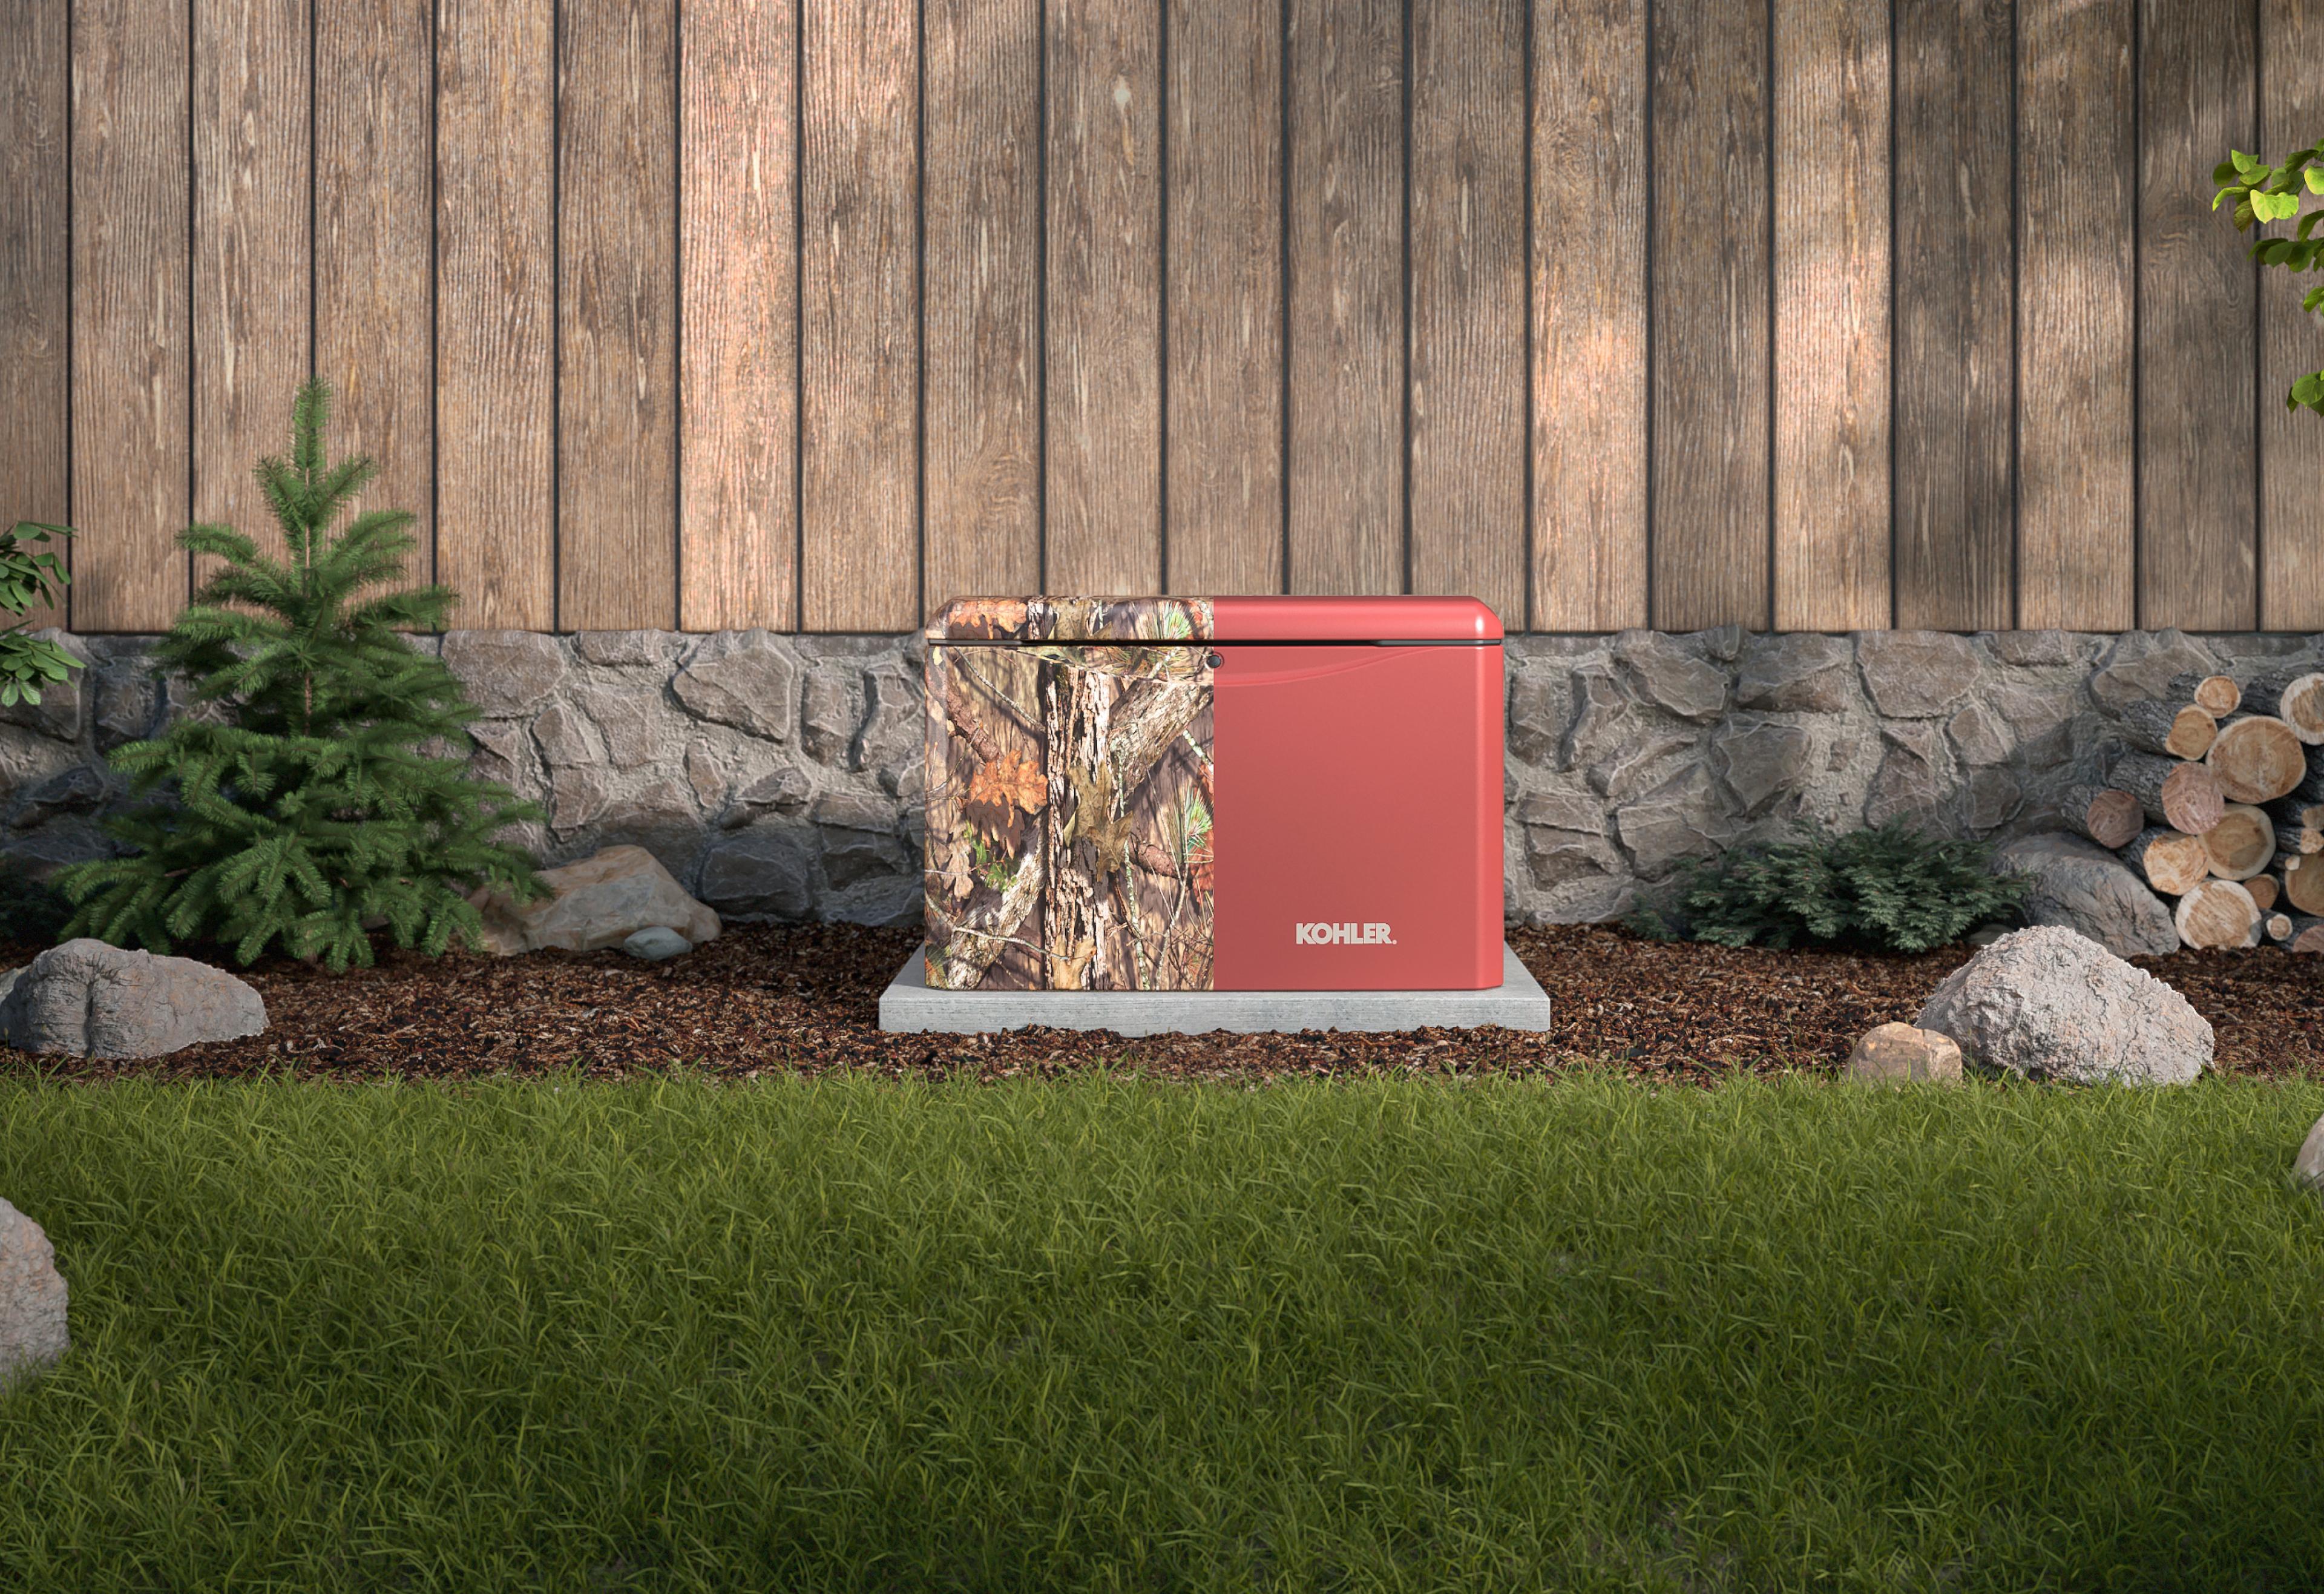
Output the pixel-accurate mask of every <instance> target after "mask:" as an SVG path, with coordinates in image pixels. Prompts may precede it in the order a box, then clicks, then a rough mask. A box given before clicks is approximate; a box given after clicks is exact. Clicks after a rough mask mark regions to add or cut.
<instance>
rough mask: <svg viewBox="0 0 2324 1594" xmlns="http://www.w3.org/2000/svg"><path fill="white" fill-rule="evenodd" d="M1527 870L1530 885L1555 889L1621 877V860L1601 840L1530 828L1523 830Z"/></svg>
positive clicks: (1585, 834) (1582, 833)
mask: <svg viewBox="0 0 2324 1594" xmlns="http://www.w3.org/2000/svg"><path fill="white" fill-rule="evenodd" d="M1525 848H1526V872H1527V873H1528V874H1529V875H1531V876H1532V877H1533V883H1534V884H1535V885H1539V886H1544V887H1546V888H1549V889H1553V890H1554V889H1555V888H1556V887H1558V886H1561V885H1572V884H1573V883H1574V882H1576V881H1592V880H1599V879H1603V878H1606V877H1608V876H1614V875H1618V874H1621V873H1623V869H1622V860H1621V857H1620V856H1619V855H1618V854H1617V853H1616V852H1615V850H1614V849H1613V848H1612V847H1610V846H1609V845H1608V844H1607V842H1606V840H1605V839H1604V838H1603V837H1600V836H1593V835H1591V834H1589V833H1588V832H1586V831H1582V830H1554V829H1548V828H1546V827H1545V826H1531V827H1528V828H1527V829H1526V839H1525Z"/></svg>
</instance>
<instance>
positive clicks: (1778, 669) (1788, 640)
mask: <svg viewBox="0 0 2324 1594" xmlns="http://www.w3.org/2000/svg"><path fill="white" fill-rule="evenodd" d="M1852 657H1853V653H1852V652H1851V650H1850V648H1849V642H1848V638H1846V637H1844V636H1819V635H1816V634H1815V633H1813V632H1808V631H1795V632H1789V633H1785V634H1783V635H1762V636H1755V637H1753V638H1752V639H1751V640H1750V642H1749V643H1748V644H1746V646H1745V649H1744V654H1743V672H1742V676H1741V678H1740V679H1739V680H1738V681H1737V682H1736V687H1735V701H1736V702H1737V704H1738V705H1739V706H1740V707H1742V708H1746V709H1776V710H1780V711H1796V712H1805V713H1812V714H1837V713H1839V712H1840V710H1841V709H1846V708H1847V707H1848V706H1849V699H1850V697H1851V696H1852V695H1853V693H1852V683H1851V682H1850V681H1849V662H1850V660H1851V659H1852Z"/></svg>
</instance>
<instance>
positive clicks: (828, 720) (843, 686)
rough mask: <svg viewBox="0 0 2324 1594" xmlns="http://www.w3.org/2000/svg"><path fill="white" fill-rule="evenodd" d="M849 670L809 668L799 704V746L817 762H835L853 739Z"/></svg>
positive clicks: (852, 692) (852, 682)
mask: <svg viewBox="0 0 2324 1594" xmlns="http://www.w3.org/2000/svg"><path fill="white" fill-rule="evenodd" d="M858 712H859V710H858V709H857V706H856V700H855V673H854V672H853V671H839V670H810V671H808V672H807V690H806V692H805V693H804V694H803V696H802V700H801V701H800V704H799V746H802V747H805V748H806V749H807V756H808V757H810V758H812V759H814V760H815V761H816V763H817V764H826V765H827V764H836V763H838V762H839V757H840V755H841V754H843V753H844V752H846V751H847V744H848V743H849V742H850V741H852V740H853V738H854V736H855V722H856V718H857V715H858Z"/></svg>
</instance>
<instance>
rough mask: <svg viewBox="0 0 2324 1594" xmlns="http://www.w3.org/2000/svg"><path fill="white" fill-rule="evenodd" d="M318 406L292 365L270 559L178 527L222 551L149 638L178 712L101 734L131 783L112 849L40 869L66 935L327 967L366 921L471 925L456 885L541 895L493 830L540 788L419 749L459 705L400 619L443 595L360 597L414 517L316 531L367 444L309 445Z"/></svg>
mask: <svg viewBox="0 0 2324 1594" xmlns="http://www.w3.org/2000/svg"><path fill="white" fill-rule="evenodd" d="M329 410H330V391H329V389H328V388H327V387H326V386H325V385H323V384H322V383H321V382H319V381H311V380H310V381H309V382H308V383H307V385H305V386H303V387H302V388H300V392H299V396H298V399H297V402H296V403H295V404H294V406H293V409H292V446H291V458H290V459H289V460H288V461H287V462H286V461H285V460H283V459H279V458H274V457H271V456H270V457H269V458H267V459H263V460H261V461H260V462H259V465H258V468H257V472H256V474H257V478H258V481H259V484H260V486H261V487H262V488H263V492H264V495H265V498H266V503H267V506H268V508H269V509H270V510H271V511H272V514H273V515H274V518H275V521H276V522H277V523H278V524H280V525H281V528H282V538H283V543H284V547H285V551H286V552H285V558H284V559H282V560H281V561H276V560H274V559H272V558H269V557H268V556H267V555H265V554H263V553H262V552H261V551H259V549H258V547H257V545H256V544H255V543H254V542H252V540H251V539H250V538H248V537H246V536H244V535H243V534H242V533H239V532H236V531H235V530H233V529H232V528H231V527H227V526H222V525H193V526H189V527H188V528H187V529H186V530H185V531H184V532H182V533H180V534H179V537H178V542H179V543H180V546H182V547H184V548H186V549H188V550H189V551H192V552H195V553H198V554H207V555H209V556H212V557H214V558H216V559H218V560H220V561H224V562H223V567H222V568H221V569H220V570H218V572H217V574H216V575H215V576H213V577H212V578H211V579H209V581H208V583H206V584H205V585H204V586H203V588H202V589H201V590H200V591H199V592H198V593H197V594H196V595H195V598H194V601H193V603H192V604H191V605H190V606H189V607H188V608H187V609H186V610H185V612H184V613H183V614H181V615H180V616H179V618H178V622H177V624H176V625H175V626H171V629H170V633H169V635H167V636H166V637H165V638H163V640H162V642H161V644H160V648H159V650H158V651H159V655H160V658H161V663H163V664H164V665H165V666H166V667H167V668H168V669H169V670H170V671H171V672H173V673H175V674H177V675H180V676H182V677H183V678H185V679H186V680H187V681H189V683H190V684H191V687H192V695H193V711H192V712H191V713H189V714H188V715H186V716H183V717H181V718H179V719H178V720H177V721H176V722H175V723H173V724H172V725H171V727H169V729H168V730H167V731H166V732H164V733H163V734H162V735H161V736H160V737H154V738H152V739H151V740H146V741H138V742H132V743H129V744H127V745H126V746H122V747H120V748H117V749H115V752H114V753H113V755H112V758H111V762H112V764H113V765H114V767H115V769H117V770H120V771H121V772H122V773H124V774H126V775H128V776H129V777H130V783H131V792H132V795H133V797H134V798H138V799H143V801H142V802H137V803H136V804H135V805H134V806H133V807H131V808H130V809H128V810H127V811H124V812H123V813H121V814H119V815H117V816H115V817H114V818H112V819H109V820H106V829H107V830H108V831H109V832H110V833H111V834H112V836H113V837H114V838H115V839H116V840H118V841H120V842H122V843H124V844H125V845H126V846H127V847H128V848H131V849H132V850H131V851H130V852H128V853H127V854H126V855H125V856H123V857H113V858H106V859H101V860H98V861H96V862H92V863H85V864H77V865H74V866H73V867H70V868H69V869H66V870H63V871H60V874H59V876H58V884H59V885H61V886H62V887H63V888H64V890H65V892H66V894H67V895H68V896H69V897H70V898H71V900H72V901H73V902H74V903H76V904H78V908H77V911H76V912H75V913H74V914H73V917H72V921H71V922H70V923H69V924H68V925H67V926H66V931H67V933H68V934H70V935H95V936H98V937H101V938H102V939H104V940H106V941H112V942H114V943H115V944H116V945H127V944H132V943H134V944H136V945H140V946H143V947H146V948H148V949H150V950H154V951H158V952H166V951H168V950H171V947H172V946H173V945H174V944H176V943H178V942H180V941H214V942H217V943H220V944H222V945H225V946H228V947H231V948H232V949H233V951H234V955H235V958H236V959H238V960H240V961H241V962H244V963H249V962H251V961H253V960H254V959H256V958H257V957H258V956H259V954H260V953H261V952H263V951H264V950H266V949H268V948H269V947H271V946H278V945H279V946H280V947H281V950H284V951H287V952H290V953H291V954H293V955H294V956H298V957H302V958H314V957H318V956H319V957H320V958H321V959H323V961H324V962H325V963H326V964H327V966H328V967H329V968H332V969H334V970H337V969H343V968H346V966H347V964H348V962H349V961H350V960H352V961H355V962H357V963H364V964H368V963H369V962H370V961H371V960H372V949H371V940H370V936H369V934H368V933H367V932H366V930H365V926H366V924H371V925H375V926H379V927H383V928H384V929H385V930H386V931H387V932H388V933H389V934H390V935H391V936H392V938H393V940H394V941H395V944H396V945H398V946H401V947H412V946H417V947H419V948H420V949H421V950H424V951H427V952H429V953H431V954H432V953H438V952H441V951H443V950H445V949H446V948H447V947H448V946H450V945H451V944H452V942H453V941H455V940H456V939H459V940H464V941H467V942H469V943H470V944H472V945H479V944H481V942H482V935H483V928H484V926H483V921H482V917H481V915H480V914H479V913H477V911H476V908H475V905H474V904H471V903H470V902H469V900H468V893H469V892H470V891H472V890H474V889H475V888H476V887H479V886H488V887H492V888H494V889H496V890H499V891H502V892H505V893H507V894H509V895H510V896H511V897H512V899H514V900H517V901H525V900H530V899H532V898H537V897H539V896H541V895H543V894H545V891H544V888H543V887H542V886H541V885H540V883H539V879H538V878H537V876H535V874H534V872H533V861H532V859H531V857H530V855H529V854H527V853H526V852H524V851H523V850H522V849H521V848H516V847H512V846H509V845H506V844H504V843H503V842H501V841H498V840H496V839H494V838H495V836H496V835H497V834H498V833H499V832H500V831H501V830H502V829H503V828H504V827H506V826H508V825H510V824H512V823H514V822H517V821H520V820H530V819H538V818H539V817H540V811H539V808H538V807H537V806H536V805H534V804H532V803H529V802H521V801H519V800H518V799H517V798H516V797H515V795H514V794H513V793H512V792H509V791H508V790H507V789H506V788H505V787H502V786H498V785H494V784H492V783H487V782H482V781H478V780H475V778H473V777H472V776H471V775H470V774H469V773H468V769H467V765H466V762H465V761H464V760H462V759H460V758H457V757H447V756H439V755H435V754H433V753H431V752H430V751H429V744H431V743H434V744H438V746H441V745H442V744H446V743H448V744H451V745H453V746H458V745H460V744H462V743H464V742H465V740H466V737H465V735H464V731H465V729H466V726H467V724H468V723H469V722H470V721H471V720H473V719H474V718H475V717H476V711H475V708H474V707H473V706H471V705H470V704H469V703H468V701H467V700H466V695H465V694H464V693H463V692H462V690H461V688H460V683H459V681H458V680H457V678H455V677H454V675H453V674H452V672H450V671H449V670H448V669H447V668H446V667H445V666H444V663H443V662H442V661H441V660H440V659H437V658H434V657H431V656H429V654H427V653H421V652H420V651H419V650H418V649H417V648H414V647H413V646H412V645H411V644H410V643H409V642H408V641H407V640H406V639H405V638H404V637H403V636H402V635H399V628H402V629H405V630H410V631H431V630H440V629H441V628H442V626H443V622H444V619H445V617H446V616H447V614H448V612H449V611H450V609H451V607H452V605H453V604H454V603H455V602H456V601H457V599H456V597H455V595H454V594H453V593H452V592H451V591H450V589H448V588H444V587H438V586H429V587H420V588H408V589H405V590H401V591H386V592H375V593H374V595H373V596H370V597H366V598H360V600H358V595H359V594H361V593H363V592H364V591H365V590H366V589H369V588H379V587H381V586H383V585H384V584H386V583H389V582H393V581H397V580H400V579H401V578H402V575H403V561H404V558H405V556H406V555H407V554H409V553H410V551H411V549H412V547H413V538H412V535H411V533H410V526H411V524H412V518H413V517H412V516H411V515H410V514H409V513H408V512H406V511H403V510H371V511H366V512H365V513H364V514H358V515H356V516H355V519H354V520H353V521H352V522H350V523H349V524H347V526H346V530H345V531H344V532H341V533H337V534H336V535H334V534H330V533H327V529H326V528H327V527H328V526H329V525H330V524H331V523H332V522H333V521H335V520H336V519H337V517H338V515H339V514H340V512H341V511H342V510H344V509H345V508H346V507H347V505H348V502H349V500H350V499H352V498H353V497H354V496H355V494H356V493H357V492H359V491H360V490H361V489H362V488H363V487H364V484H365V483H367V482H368V481H370V480H371V479H372V477H373V476H374V473H375V472H374V466H373V464H372V462H371V461H370V459H367V458H364V457H361V456H358V457H356V458H354V459H343V460H340V461H338V462H337V463H336V464H334V463H331V462H329V461H327V459H325V457H324V450H323V429H324V426H325V423H326V422H327V420H328V417H329Z"/></svg>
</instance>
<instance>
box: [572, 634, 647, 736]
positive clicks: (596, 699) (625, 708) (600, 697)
mask: <svg viewBox="0 0 2324 1594" xmlns="http://www.w3.org/2000/svg"><path fill="white" fill-rule="evenodd" d="M600 635H607V634H605V633H600ZM610 635H623V634H622V633H621V632H613V633H611V634H610ZM576 695H577V697H578V700H579V701H580V704H581V709H582V711H583V712H584V713H586V714H587V715H588V717H589V718H590V719H591V721H592V722H593V723H595V726H596V727H597V729H598V732H599V733H600V734H601V735H603V736H604V738H605V759H606V762H607V763H609V764H611V765H613V767H614V768H615V769H635V768H637V767H638V766H639V765H641V764H650V763H652V762H653V761H654V760H655V759H657V758H659V757H660V756H661V721H662V702H661V691H660V689H659V687H658V686H657V687H654V688H652V689H650V690H625V689H622V688H618V687H606V686H601V687H592V688H590V689H589V690H586V691H584V692H580V693H578V694H576Z"/></svg>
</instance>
